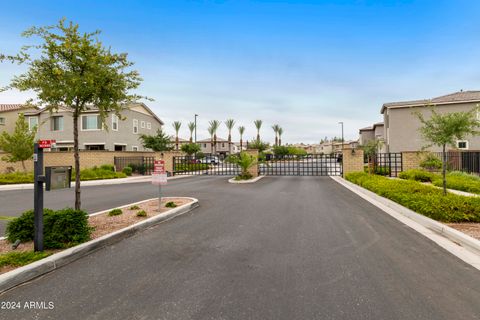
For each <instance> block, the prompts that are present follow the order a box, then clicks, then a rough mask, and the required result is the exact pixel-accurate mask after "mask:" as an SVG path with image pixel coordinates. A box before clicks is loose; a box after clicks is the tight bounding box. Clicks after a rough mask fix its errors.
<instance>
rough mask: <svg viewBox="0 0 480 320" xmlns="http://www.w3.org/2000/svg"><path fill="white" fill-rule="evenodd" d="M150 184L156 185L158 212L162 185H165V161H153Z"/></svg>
mask: <svg viewBox="0 0 480 320" xmlns="http://www.w3.org/2000/svg"><path fill="white" fill-rule="evenodd" d="M152 184H156V185H158V210H159V211H160V208H161V207H162V185H165V184H167V173H166V172H165V160H155V161H154V163H153V174H152Z"/></svg>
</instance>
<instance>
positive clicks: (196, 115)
mask: <svg viewBox="0 0 480 320" xmlns="http://www.w3.org/2000/svg"><path fill="white" fill-rule="evenodd" d="M197 117H198V114H196V113H195V143H197Z"/></svg>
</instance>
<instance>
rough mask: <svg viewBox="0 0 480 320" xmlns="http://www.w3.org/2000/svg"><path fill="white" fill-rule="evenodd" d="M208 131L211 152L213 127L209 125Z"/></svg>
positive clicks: (211, 150)
mask: <svg viewBox="0 0 480 320" xmlns="http://www.w3.org/2000/svg"><path fill="white" fill-rule="evenodd" d="M208 133H209V134H210V153H212V154H213V134H214V133H215V132H214V131H213V128H212V127H211V126H210V127H208Z"/></svg>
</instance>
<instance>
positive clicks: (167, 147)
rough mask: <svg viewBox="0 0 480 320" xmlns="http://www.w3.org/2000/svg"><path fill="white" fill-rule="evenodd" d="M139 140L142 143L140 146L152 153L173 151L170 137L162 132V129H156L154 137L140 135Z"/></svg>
mask: <svg viewBox="0 0 480 320" xmlns="http://www.w3.org/2000/svg"><path fill="white" fill-rule="evenodd" d="M139 140H141V141H142V145H143V147H144V148H148V149H152V150H153V151H171V150H173V146H172V141H171V139H170V137H169V136H168V135H167V134H166V133H165V132H163V130H162V129H158V130H157V134H156V135H154V136H149V135H146V134H142V135H140V138H139Z"/></svg>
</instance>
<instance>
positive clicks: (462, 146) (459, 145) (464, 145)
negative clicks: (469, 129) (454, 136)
mask: <svg viewBox="0 0 480 320" xmlns="http://www.w3.org/2000/svg"><path fill="white" fill-rule="evenodd" d="M457 148H458V149H464V150H466V149H468V141H467V140H458V141H457Z"/></svg>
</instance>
